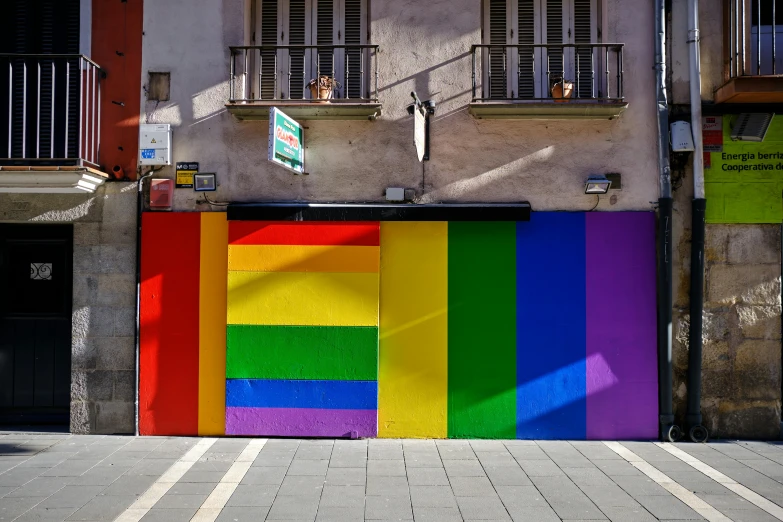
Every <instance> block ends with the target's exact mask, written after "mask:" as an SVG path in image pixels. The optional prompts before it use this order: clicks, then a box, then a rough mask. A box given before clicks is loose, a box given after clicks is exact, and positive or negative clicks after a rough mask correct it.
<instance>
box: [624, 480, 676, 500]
mask: <svg viewBox="0 0 783 522" xmlns="http://www.w3.org/2000/svg"><path fill="white" fill-rule="evenodd" d="M615 482H616V483H617V485H618V486H620V487H621V488H623V489H624V490H625V491H626V492H627V493H628V494H629V495H631V496H632V497H634V498H636V497H638V496H663V497H667V496H671V493H669V492H668V491H666V490H665V489H663V488H662V487H661V486H659V485H658V484H656V483H655V482H654V481H653V480H651V479H649V478H647V477H646V476H638V477H631V476H629V477H622V478H618V479H615Z"/></svg>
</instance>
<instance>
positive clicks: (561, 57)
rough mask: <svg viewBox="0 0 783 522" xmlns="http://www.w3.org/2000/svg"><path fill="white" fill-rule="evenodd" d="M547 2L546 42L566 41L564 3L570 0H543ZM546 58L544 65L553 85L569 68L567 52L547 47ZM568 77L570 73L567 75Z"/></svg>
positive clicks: (549, 80)
mask: <svg viewBox="0 0 783 522" xmlns="http://www.w3.org/2000/svg"><path fill="white" fill-rule="evenodd" d="M542 1H543V2H545V3H546V8H545V13H546V21H545V24H544V25H545V32H546V37H545V38H546V39H545V41H544V43H546V44H562V43H566V42H567V40H566V39H564V34H563V33H564V32H566V31H567V28H566V27H565V25H566V24H565V23H564V22H565V21H566V19H565V17H564V16H563V15H564V13H563V3H564V1H566V2H567V1H568V0H542ZM544 56H545V60H546V63H545V64H544V67H545V68H546V71H548V74H549V76H548V78H547V81H548V83H549V85H550V86H551V83H552V81H554V80H556V79H557V78H559V77H562V76H563V72H564V71H566V70H567V67H566V63H565V59H566V54H565V53H563V51H562V50H560V49H558V48H556V47H555V48H549V49H547V52H546V53H545V55H544ZM565 76H566V77H568V74H567V73H566V75H565ZM567 79H569V80H573V78H567Z"/></svg>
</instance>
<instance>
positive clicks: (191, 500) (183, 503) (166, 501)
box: [154, 492, 208, 509]
mask: <svg viewBox="0 0 783 522" xmlns="http://www.w3.org/2000/svg"><path fill="white" fill-rule="evenodd" d="M207 496H208V495H172V494H171V493H170V492H169V493H166V494H165V495H163V497H161V499H160V500H158V502H157V503H156V504H155V506H154V507H155V509H191V508H195V509H198V508H199V507H201V504H203V503H204V501H205V500H206V499H207Z"/></svg>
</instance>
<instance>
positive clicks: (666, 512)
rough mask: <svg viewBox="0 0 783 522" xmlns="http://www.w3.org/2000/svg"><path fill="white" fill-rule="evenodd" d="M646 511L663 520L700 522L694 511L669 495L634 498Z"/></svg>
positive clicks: (700, 518)
mask: <svg viewBox="0 0 783 522" xmlns="http://www.w3.org/2000/svg"><path fill="white" fill-rule="evenodd" d="M634 499H635V500H636V501H637V502H639V503H640V504H641V505H642V506H643V507H644V508H645V509H646V510H647V511H649V512H650V513H651V514H652V515H653V516H654V517H657V518H659V519H665V520H702V517H700V516H699V514H698V513H696V512H695V511H694V510H692V509H691V508H689V507H688V506H686V505H685V504H683V503H682V501H680V499H678V498H675V497H673V496H671V495H669V496H668V497H664V496H658V495H653V496H647V495H639V496H636V497H634Z"/></svg>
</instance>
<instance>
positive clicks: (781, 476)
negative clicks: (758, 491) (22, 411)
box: [34, 457, 783, 482]
mask: <svg viewBox="0 0 783 522" xmlns="http://www.w3.org/2000/svg"><path fill="white" fill-rule="evenodd" d="M34 458H35V457H34ZM739 462H741V463H742V464H745V465H746V466H747V467H749V468H752V469H755V470H756V471H758V472H759V473H761V474H762V475H766V476H767V477H769V478H771V479H773V480H775V481H777V482H783V465H781V464H779V463H777V462H775V461H772V460H769V459H754V460H740V461H739Z"/></svg>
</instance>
